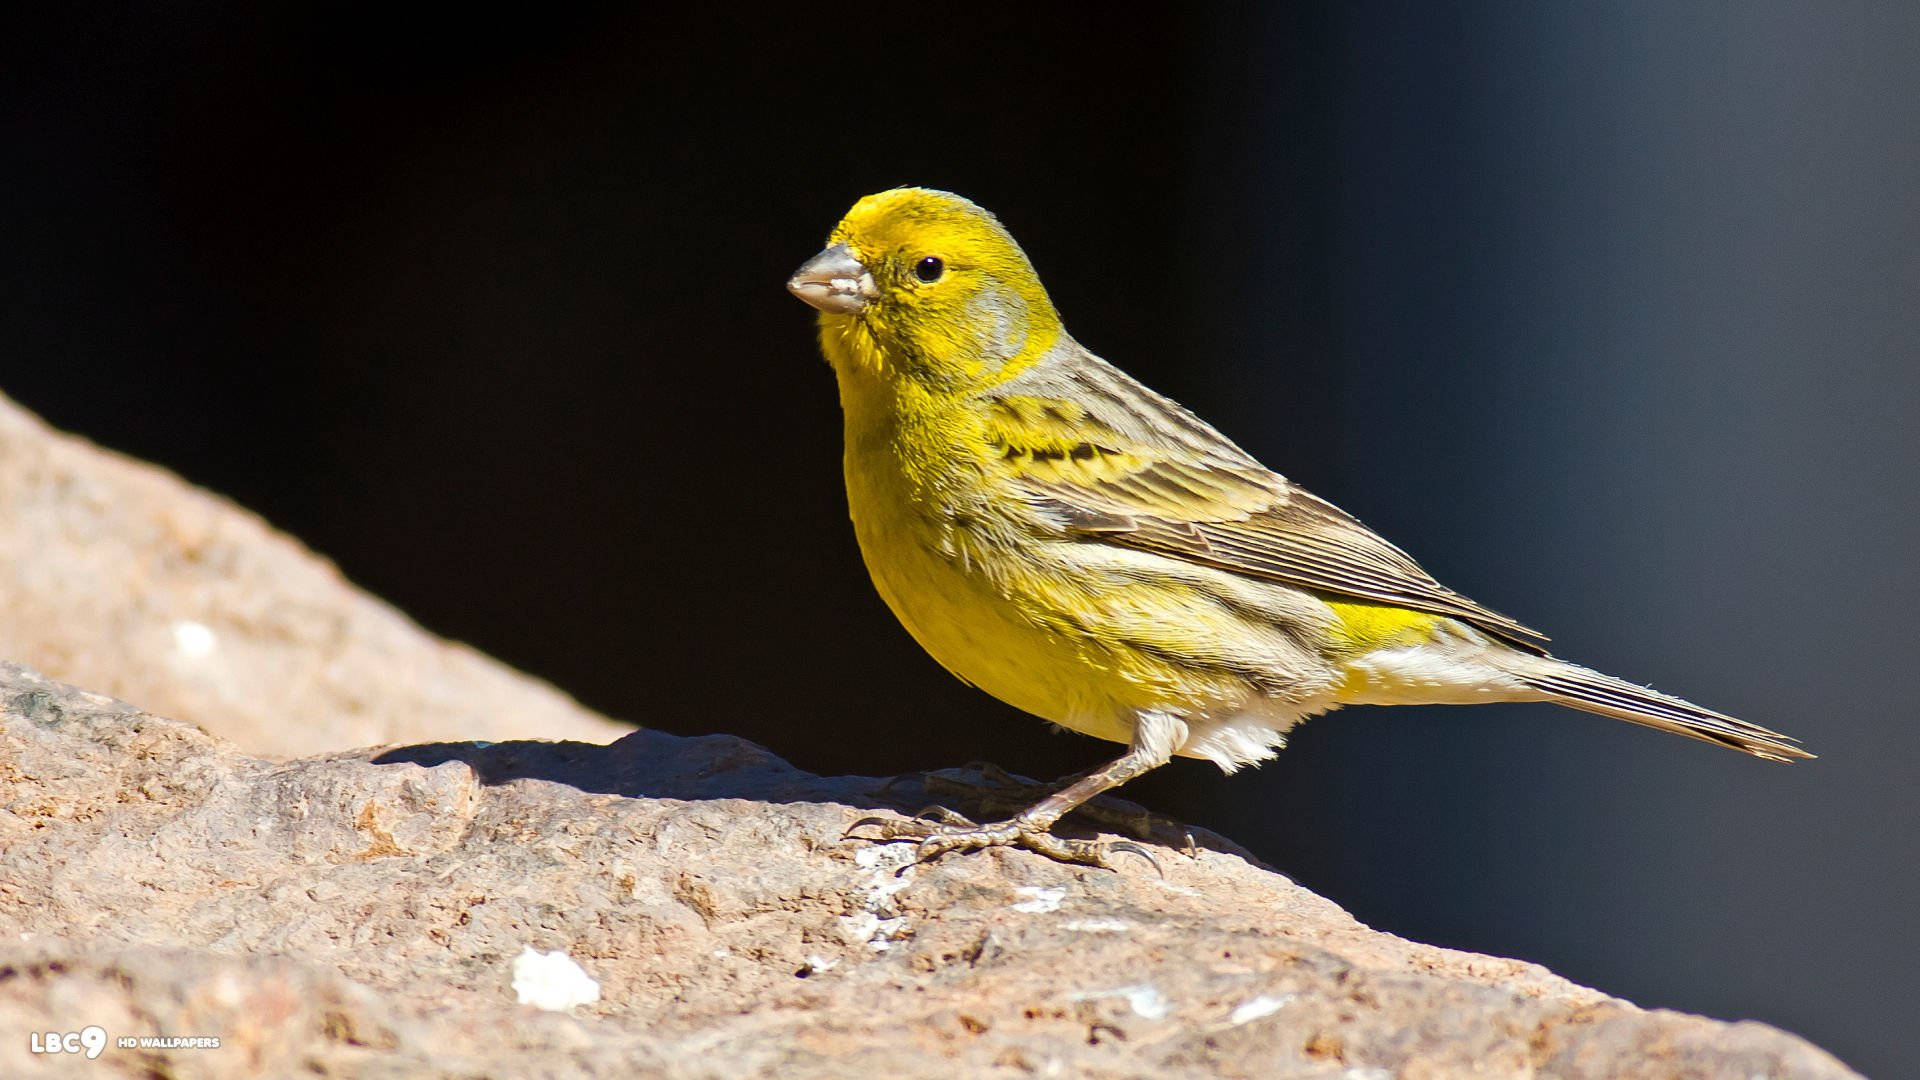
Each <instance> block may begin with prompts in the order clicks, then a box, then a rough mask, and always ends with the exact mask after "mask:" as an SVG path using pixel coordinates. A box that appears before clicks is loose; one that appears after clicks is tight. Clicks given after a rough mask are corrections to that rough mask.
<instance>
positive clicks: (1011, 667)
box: [787, 188, 1812, 866]
mask: <svg viewBox="0 0 1920 1080" xmlns="http://www.w3.org/2000/svg"><path fill="white" fill-rule="evenodd" d="M787 288H788V289H789V290H791V291H792V292H793V293H794V295H796V296H798V297H799V298H800V299H802V300H804V301H806V302H807V303H808V304H811V305H812V306H813V307H815V308H818V309H819V313H820V314H819V326H820V347H821V350H822V351H823V352H824V353H825V354H826V358H827V361H828V363H829V364H831V365H832V367H833V371H834V374H835V376H836V378H837V380H838V382H839V387H840V405H841V409H842V411H843V412H844V413H845V420H846V460H845V467H846V482H847V502H848V507H849V510H850V511H851V514H852V518H853V527H854V533H855V535H856V536H857V537H858V539H859V542H860V551H861V553H862V554H863V555H864V556H865V558H866V563H867V569H868V571H869V572H870V573H871V574H872V576H873V583H874V585H875V587H876V588H878V589H879V591H880V595H881V596H882V597H883V598H884V599H885V600H886V603H887V606H888V607H890V608H892V609H893V613H894V614H895V615H896V616H898V617H899V619H900V622H901V623H902V624H903V625H904V626H905V627H906V629H907V631H908V633H910V634H912V635H913V637H914V639H915V640H917V641H918V642H919V643H920V644H921V645H922V646H923V647H924V648H925V649H926V650H927V652H929V653H931V654H932V655H933V657H934V659H936V660H938V661H939V662H940V663H941V664H942V665H944V666H945V667H946V668H947V670H949V671H951V672H953V673H954V674H955V675H957V676H959V677H960V678H961V679H962V680H964V681H966V682H968V683H971V684H972V685H974V686H977V687H979V688H981V689H982V690H985V691H987V692H988V693H990V694H992V695H994V696H995V697H997V698H999V699H1001V700H1002V701H1005V702H1007V703H1008V704H1010V705H1013V706H1015V707H1016V708H1019V709H1023V710H1025V711H1027V712H1030V713H1033V714H1034V715H1036V716H1039V717H1042V718H1045V719H1047V720H1050V721H1052V722H1054V723H1056V724H1059V725H1060V726H1062V727H1065V728H1069V729H1071V730H1074V731H1079V732H1084V733H1085V734H1088V735H1093V736H1097V737H1099V738H1103V739H1110V740H1112V741H1114V742H1119V743H1124V744H1126V745H1127V747H1128V749H1127V752H1126V753H1125V754H1123V755H1121V756H1120V758H1119V759H1118V760H1116V761H1114V762H1112V763H1111V764H1108V765H1106V766H1105V767H1103V768H1100V769H1096V770H1094V771H1092V772H1089V773H1086V774H1084V775H1082V776H1080V777H1078V778H1076V779H1074V780H1073V781H1072V782H1071V783H1068V784H1066V785H1065V786H1064V787H1062V788H1060V789H1059V790H1057V791H1055V792H1053V793H1052V794H1050V795H1048V796H1046V797H1045V798H1042V799H1040V800H1039V801H1038V802H1037V803H1035V804H1034V805H1033V806H1032V807H1030V808H1028V809H1027V810H1025V811H1023V812H1022V813H1020V814H1018V815H1016V816H1014V817H1013V818H1011V819H1009V820H1007V821H1003V822H998V823H993V824H986V825H976V824H974V823H973V822H971V821H967V820H966V819H964V818H961V817H959V816H958V815H955V814H951V813H948V814H946V815H944V816H943V817H942V818H941V820H938V821H931V820H925V819H914V820H913V821H906V822H893V823H889V824H886V825H885V826H883V828H882V834H883V839H913V840H918V841H919V842H920V843H919V856H920V857H921V858H922V859H928V858H934V857H937V856H939V855H941V854H943V853H945V852H949V851H956V850H974V849H979V848H985V847H990V846H995V845H1008V844H1010V845H1017V846H1020V847H1024V848H1027V849H1030V850H1033V851H1037V852H1040V853H1042V854H1044V855H1047V856H1050V857H1052V858H1055V859H1060V860H1063V861H1070V862H1081V863H1091V864H1094V865H1102V866H1104V865H1107V861H1106V860H1107V851H1108V849H1107V848H1106V847H1105V846H1104V845H1101V844H1098V843H1096V842H1092V841H1082V840H1069V839H1063V838H1060V837H1056V836H1054V835H1052V833H1051V832H1050V830H1051V828H1052V826H1053V825H1054V823H1055V822H1056V821H1058V820H1059V818H1060V817H1061V816H1062V815H1064V814H1066V813H1067V812H1068V811H1070V810H1072V809H1073V808H1074V807H1076V806H1078V805H1080V804H1081V803H1083V802H1085V801H1086V800H1088V799H1091V798H1093V797H1094V796H1096V795H1098V794H1100V793H1101V792H1103V791H1106V790H1108V789H1109V788H1112V787H1115V786H1117V785H1119V784H1123V783H1125V782H1126V781H1128V780H1130V779H1132V778H1134V777H1136V776H1139V775H1140V774H1142V773H1144V772H1146V771H1148V770H1149V769H1152V768H1155V767H1156V766H1159V765H1162V764H1164V763H1165V762H1166V761H1167V760H1168V759H1169V758H1170V757H1172V756H1173V755H1176V754H1177V755H1181V756H1184V757H1196V758H1205V759H1207V760H1209V761H1212V762H1214V763H1215V764H1217V765H1219V766H1220V767H1221V768H1222V769H1224V770H1226V771H1228V772H1232V771H1233V770H1235V769H1237V768H1239V767H1240V766H1242V765H1247V764H1251V763H1254V762H1258V761H1262V760H1264V759H1266V758H1269V757H1272V756H1273V755H1274V753H1275V752H1276V751H1277V750H1279V749H1280V748H1281V747H1282V746H1283V745H1284V744H1285V742H1286V736H1287V732H1288V730H1289V729H1291V728H1292V727H1293V726H1294V725H1295V724H1297V723H1299V722H1300V721H1301V720H1302V719H1304V718H1306V717H1309V716H1313V715H1316V714H1318V713H1323V712H1327V711H1328V710H1331V709H1337V708H1339V707H1341V706H1342V705H1414V704H1420V705H1463V704H1475V703H1479V702H1490V701H1550V702H1554V703H1556V704H1559V705H1567V706H1571V707H1572V708H1575V709H1583V710H1585V711H1587V712H1593V713H1599V714H1601V715H1603V716H1611V717H1616V718H1618V719H1621V720H1627V721H1631V722H1632V723H1636V724H1643V725H1645V726H1647V727H1652V728H1659V729H1661V730H1663V731H1671V732H1674V733H1676V734H1680V735H1686V736H1689V737H1691V738H1695V739H1701V740H1704V741H1707V742H1714V743H1719V744H1720V745H1722V746H1729V747H1732V748H1734V749H1736V750H1744V751H1746V752H1747V753H1749V754H1753V755H1754V756H1756V757H1762V758H1767V759H1769V760H1773V761H1788V760H1791V759H1794V758H1805V757H1811V756H1812V755H1810V754H1808V753H1807V752H1805V751H1804V750H1801V749H1799V748H1798V747H1797V746H1795V745H1793V743H1794V740H1792V739H1791V738H1789V737H1787V736H1784V735H1781V734H1779V733H1778V732H1774V731H1769V730H1767V729H1766V728H1763V727H1760V726H1758V725H1755V724H1751V723H1748V722H1746V721H1744V720H1738V719H1735V718H1734V717H1731V716H1726V715H1723V714H1721V713H1717V712H1714V711H1713V710H1711V709H1705V708H1702V707H1700V706H1698V705H1694V704H1692V703H1691V702H1687V701H1683V700H1681V699H1679V698H1677V697H1672V696H1670V695H1667V694H1662V693H1658V692H1656V691H1653V690H1649V689H1647V688H1645V687H1642V686H1637V685H1635V684H1633V683H1630V682H1626V681H1624V680H1621V679H1616V678H1614V677H1612V676H1610V675H1602V674H1600V673H1599V672H1597V671H1593V670H1590V669H1588V668H1584V667H1581V666H1579V665H1577V664H1571V663H1568V662H1566V661H1564V660H1557V659H1554V658H1553V657H1551V656H1549V655H1547V652H1546V649H1545V648H1544V647H1543V646H1544V643H1545V641H1546V638H1545V637H1543V636H1542V635H1541V634H1539V633H1538V632H1537V631H1534V630H1531V629H1529V628H1527V627H1526V626H1524V625H1522V624H1520V623H1518V622H1516V621H1514V620H1513V619H1511V618H1508V617H1507V616H1505V615H1501V614H1499V613H1497V612H1494V611H1491V610H1489V609H1487V608H1484V607H1482V606H1480V605H1479V604H1476V603H1474V602H1473V601H1472V600H1469V599H1467V598H1466V597H1464V596H1462V595H1460V594H1459V593H1456V592H1454V591H1452V590H1451V589H1448V588H1446V587H1445V586H1443V585H1441V584H1440V583H1439V582H1437V581H1435V580H1434V579H1433V578H1432V577H1431V576H1429V575H1428V574H1427V573H1426V571H1424V570H1422V569H1421V568H1420V566H1419V564H1417V563H1415V562H1414V561H1413V559H1412V558H1411V557H1410V556H1408V555H1407V554H1406V553H1405V552H1403V551H1401V550H1400V549H1399V548H1397V547H1395V546H1394V545H1392V544H1390V543H1388V542H1387V541H1385V540H1383V539H1381V538H1380V537H1379V536H1377V535H1375V534H1374V533H1373V532H1372V531H1370V530H1368V529H1367V528H1366V526H1364V525H1362V524H1360V522H1358V521H1356V520H1355V519H1354V518H1352V517H1351V516H1349V515H1348V514H1346V513H1344V512H1343V511H1341V510H1340V509H1338V508H1337V507H1335V506H1333V505H1332V504H1331V503H1328V502H1325V501H1323V500H1321V499H1318V498H1315V497H1314V496H1312V495H1310V494H1308V493H1307V492H1306V491H1304V490H1302V489H1301V488H1299V487H1298V486H1296V485H1294V484H1292V483H1289V482H1288V481H1287V480H1286V479H1285V478H1283V477H1281V476H1280V475H1279V474H1277V473H1275V472H1273V471H1272V470H1270V469H1268V468H1266V467H1265V466H1263V465H1261V464H1260V463H1259V462H1258V461H1255V460H1254V459H1253V458H1252V457H1251V456H1249V455H1248V454H1247V453H1246V452H1245V451H1243V450H1241V449H1240V448H1239V447H1238V446H1235V445H1234V444H1233V443H1232V442H1231V441H1229V440H1228V439H1227V438H1226V437H1225V436H1224V435H1221V434H1220V433H1219V432H1217V431H1215V430H1214V429H1213V428H1211V427H1209V426H1208V425H1207V424H1206V423H1204V422H1202V421H1201V420H1200V419H1199V418H1198V417H1195V416H1194V415H1193V414H1192V413H1190V412H1188V411H1187V410H1186V409H1184V408H1182V407H1180V406H1179V405H1178V404H1176V403H1174V402H1172V401H1169V400H1168V399H1166V398H1164V397H1161V396H1160V395H1159V394H1156V393H1154V392H1153V391H1152V390H1149V389H1147V388H1146V387H1145V386H1142V385H1141V384H1140V383H1138V382H1136V381H1134V380H1133V379H1132V378H1129V377H1128V376H1127V375H1126V374H1124V373H1123V372H1121V371H1119V370H1118V369H1117V368H1115V367H1113V366H1112V365H1110V364H1108V363H1107V362H1106V361H1104V360H1102V359H1100V358H1099V357H1098V356H1095V355H1094V354H1092V353H1091V352H1088V351H1087V350H1086V349H1084V348H1082V347H1081V346H1080V345H1079V344H1078V343H1077V342H1075V341H1074V340H1073V338H1072V337H1071V336H1069V335H1068V334H1067V331H1066V328H1065V327H1064V326H1062V325H1061V321H1060V315H1059V314H1058V313H1057V312H1056V311H1055V310H1054V307H1053V304H1052V302H1051V301H1049V300H1048V298H1047V291H1046V289H1045V288H1044V287H1042V285H1041V284H1040V278H1039V277H1038V275H1036V274H1035V272H1034V269H1033V264H1032V263H1031V262H1029V261H1028V259H1027V255H1026V253H1025V252H1024V251H1022V250H1021V248H1020V245H1019V244H1017V243H1015V242H1014V239H1013V237H1012V236H1011V235H1010V234H1009V233H1008V232H1007V230H1006V229H1005V228H1004V227H1002V226H1001V224H1000V222H999V221H998V220H997V219H995V218H994V216H993V215H991V214H989V213H987V212H986V211H985V210H983V209H981V208H980V207H978V206H976V205H974V204H973V203H971V202H969V201H967V200H966V199H963V198H961V197H959V196H957V195H952V194H949V193H947V192H943V191H934V190H929V189H924V188H900V189H896V190H893V191H885V192H881V193H879V194H877V195H870V196H868V197H866V198H864V199H862V200H860V201H859V202H858V203H856V204H855V205H854V207H853V209H852V210H850V211H849V212H848V213H847V216H846V218H845V219H844V220H842V221H841V222H840V224H839V225H838V226H837V227H836V228H835V229H834V230H833V233H832V235H831V236H830V237H829V238H828V241H827V247H826V250H824V251H822V252H821V253H820V254H818V255H816V256H814V257H813V258H812V259H811V260H809V261H808V262H807V263H806V264H805V265H803V266H801V267H800V269H799V270H798V271H796V272H795V273H794V275H793V277H792V279H791V280H789V281H788V283H787Z"/></svg>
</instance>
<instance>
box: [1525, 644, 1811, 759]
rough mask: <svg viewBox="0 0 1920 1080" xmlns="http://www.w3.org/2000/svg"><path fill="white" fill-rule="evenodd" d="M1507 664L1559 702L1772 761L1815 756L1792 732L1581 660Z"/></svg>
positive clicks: (1528, 660)
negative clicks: (1586, 665) (1618, 675)
mask: <svg viewBox="0 0 1920 1080" xmlns="http://www.w3.org/2000/svg"><path fill="white" fill-rule="evenodd" d="M1503 666H1508V667H1509V670H1510V672H1511V674H1513V675H1514V676H1515V677H1517V678H1519V679H1520V680H1521V681H1522V682H1524V683H1526V684H1527V685H1528V686H1529V687H1531V688H1533V689H1534V690H1536V691H1538V692H1539V693H1540V694H1541V695H1542V696H1544V697H1545V698H1546V700H1548V701H1551V702H1554V703H1555V704H1558V705H1565V706H1568V707H1569V708H1574V709H1580V710H1582V711H1585V712H1590V713H1598V714H1599V715H1601V716H1611V717H1613V718H1614V719H1616V720H1625V721H1627V722H1628V723H1633V724H1643V725H1645V726H1647V727H1650V728H1658V729H1659V730H1661V731H1671V732H1673V733H1674V734H1676V735H1685V736H1687V737H1688V738H1690V739H1700V740H1702V741H1704V742H1710V743H1718V744H1720V745H1721V746H1728V747H1732V748H1733V749H1735V750H1742V751H1745V752H1746V753H1749V754H1752V755H1753V756H1754V757H1759V758H1766V759H1767V760H1769V761H1793V760H1795V759H1798V758H1811V757H1813V755H1812V754H1809V753H1807V752H1806V751H1805V750H1802V749H1800V747H1798V746H1796V745H1794V743H1795V740H1794V739H1793V738H1792V737H1791V736H1787V735H1782V734H1780V733H1779V732H1777V731H1770V730H1768V729H1767V728H1763V727H1761V726H1760V725H1758V724H1750V723H1748V722H1747V721H1745V720H1741V719H1738V718H1736V717H1732V716H1728V715H1726V714H1725V713H1718V712H1714V711H1713V710H1712V709H1708V708H1703V707H1701V706H1699V705H1695V704H1694V703H1693V702H1691V701H1686V700H1683V699H1681V698H1677V697H1674V696H1673V695H1671V694H1662V693H1660V692H1659V691H1658V690H1649V689H1648V688H1646V687H1644V686H1637V685H1635V684H1633V683H1630V682H1628V681H1626V680H1625V679H1616V678H1614V677H1613V676H1611V675H1602V674H1600V673H1599V672H1597V671H1593V670H1591V669H1589V668H1584V667H1581V666H1580V665H1578V664H1569V663H1567V662H1566V661H1564V660H1555V659H1553V658H1552V657H1549V656H1525V657H1521V656H1518V655H1517V654H1516V656H1515V660H1514V662H1513V663H1511V664H1510V665H1503Z"/></svg>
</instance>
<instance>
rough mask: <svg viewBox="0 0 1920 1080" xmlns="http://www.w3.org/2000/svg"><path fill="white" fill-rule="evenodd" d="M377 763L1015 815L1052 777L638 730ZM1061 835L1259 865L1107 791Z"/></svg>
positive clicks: (437, 748)
mask: <svg viewBox="0 0 1920 1080" xmlns="http://www.w3.org/2000/svg"><path fill="white" fill-rule="evenodd" d="M370 760H371V761H372V763H373V764H375V765H417V766H422V767H425V768H433V767H435V766H438V765H444V764H447V763H448V762H454V761H457V762H460V763H462V764H464V765H466V766H467V767H468V768H469V769H472V770H473V773H474V775H475V776H476V777H478V778H479V780H480V782H481V783H482V784H486V785H498V784H509V783H513V782H515V781H519V780H537V781H546V782H548V783H555V784H565V785H567V786H568V787H572V788H575V789H577V790H580V791H584V792H591V793H595V794H601V795H619V796H623V797H625V798H630V799H682V800H717V799H746V800H751V801H754V802H767V803H803V802H804V803H834V804H839V805H842V806H848V807H852V808H855V809H860V810H882V811H894V812H896V813H899V814H901V815H912V814H917V813H919V812H921V811H922V810H925V809H927V808H928V807H930V806H934V805H939V806H944V807H947V808H949V809H952V810H957V811H959V812H961V813H963V814H966V815H967V816H969V817H972V818H974V819H975V820H978V821H990V820H998V819H1000V818H1004V817H1009V816H1011V815H1013V814H1015V813H1018V812H1019V811H1020V810H1021V809H1023V808H1025V807H1026V806H1027V805H1030V804H1031V803H1032V802H1034V801H1037V800H1038V799H1039V798H1041V797H1042V796H1044V795H1045V794H1046V790H1047V789H1051V788H1053V787H1057V786H1058V785H1057V784H1047V785H1041V784H1035V783H1034V782H1033V781H1031V780H1028V779H1026V778H1025V777H1019V776H1014V775H1011V774H1008V773H1006V772H1003V771H1002V770H999V769H997V768H995V767H993V766H991V765H967V766H963V767H960V768H952V769H940V770H935V771H933V772H927V773H905V774H902V775H900V776H895V777H875V776H816V775H814V774H813V773H809V772H806V771H804V770H802V769H798V768H795V767H794V766H793V765H791V764H788V763H787V762H786V761H785V760H784V759H782V758H781V757H780V756H779V755H777V754H775V753H773V752H772V751H771V750H768V749H766V748H765V747H763V746H759V745H757V744H755V743H752V742H748V741H747V740H745V739H741V738H737V737H735V736H732V735H696V736H682V735H669V734H667V733H665V732H660V731H649V730H645V729H642V730H639V731H635V732H633V733H632V734H630V735H626V736H623V737H621V738H619V739H616V740H614V741H613V742H611V743H607V744H605V745H600V744H597V743H585V742H543V741H538V740H533V739H524V740H513V741H509V742H436V743H417V744H414V745H411V746H397V747H392V748H389V749H386V750H383V751H380V752H378V753H376V754H375V755H374V756H373V757H372V758H371V759H370ZM1055 831H1056V832H1059V833H1061V834H1062V835H1067V836H1093V835H1096V834H1097V833H1099V832H1100V831H1108V832H1115V833H1119V834H1122V835H1126V836H1131V837H1133V838H1135V839H1139V840H1144V841H1147V842H1149V843H1154V844H1160V845H1163V846H1165V847H1169V848H1173V849H1176V850H1181V849H1191V848H1207V849H1209V850H1213V851H1219V852H1223V853H1226V854H1231V855H1235V856H1238V857H1240V858H1243V859H1246V860H1247V861H1249V862H1252V863H1255V864H1256V865H1258V864H1259V860H1258V859H1257V858H1255V856H1253V854H1252V853H1250V852H1248V851H1247V850H1246V849H1245V848H1242V847H1241V846H1240V845H1238V844H1236V843H1234V842H1233V841H1231V840H1228V839H1226V838H1225V837H1222V836H1220V835H1218V834H1216V833H1213V832H1211V831H1209V830H1206V829H1201V828H1196V827H1190V826H1186V825H1183V824H1181V823H1179V822H1177V821H1173V820H1171V819H1169V818H1164V817H1161V816H1159V815H1157V814H1153V813H1151V812H1150V811H1148V810H1147V809H1146V808H1145V807H1142V806H1140V805H1138V804H1136V803H1132V802H1128V801H1126V800H1124V799H1118V798H1113V797H1111V796H1103V797H1101V798H1099V799H1096V800H1094V801H1093V802H1091V803H1089V804H1087V806H1086V807H1084V808H1082V809H1081V810H1079V811H1076V812H1075V813H1073V814H1070V815H1068V816H1067V817H1066V818H1065V819H1063V820H1062V822H1061V823H1060V825H1059V826H1057V827H1056V829H1055Z"/></svg>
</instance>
